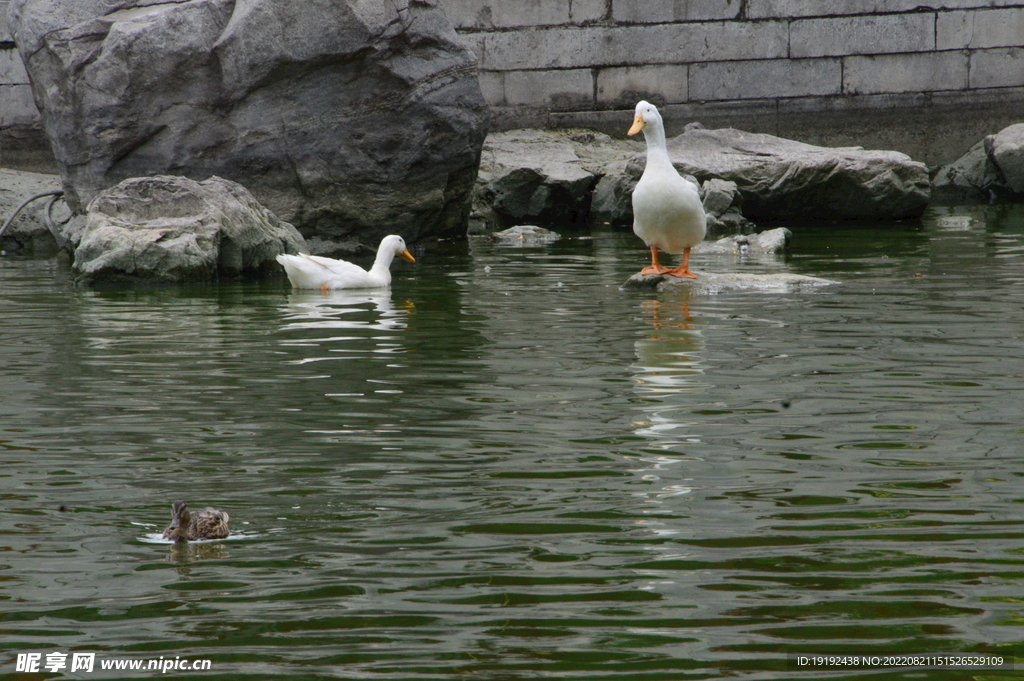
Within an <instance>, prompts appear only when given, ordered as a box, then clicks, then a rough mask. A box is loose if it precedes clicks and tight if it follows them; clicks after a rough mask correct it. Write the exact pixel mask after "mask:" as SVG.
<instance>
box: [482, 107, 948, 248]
mask: <svg viewBox="0 0 1024 681" xmlns="http://www.w3.org/2000/svg"><path fill="white" fill-rule="evenodd" d="M668 148H669V154H670V156H671V158H672V162H673V165H675V167H676V169H677V170H678V171H679V172H680V173H681V174H683V175H684V176H689V177H690V178H691V179H693V180H694V181H695V182H696V183H697V184H698V186H699V187H700V188H701V197H702V199H703V201H704V208H705V211H706V212H707V214H708V216H709V219H708V227H709V230H710V231H711V232H712V233H714V232H715V231H719V232H722V231H737V230H742V229H743V228H749V226H750V225H751V222H752V221H754V222H761V223H765V222H780V221H799V222H832V221H839V220H861V221H879V222H881V221H895V220H904V219H908V218H909V219H912V218H917V217H920V215H921V214H922V213H923V212H924V209H925V207H926V206H927V205H928V203H929V201H930V199H931V183H930V180H929V176H928V168H927V167H926V166H925V165H924V164H922V163H918V162H916V161H914V160H912V159H911V158H910V157H909V156H907V155H906V154H901V153H899V152H895V151H872V150H865V149H862V148H860V147H841V148H829V147H817V146H813V145H809V144H804V143H802V142H795V141H793V140H787V139H783V138H780V137H774V136H772V135H763V134H753V133H747V132H743V131H741V130H735V129H731V128H727V129H721V130H705V129H704V128H702V127H700V126H699V125H696V124H694V125H691V126H689V127H688V129H687V130H686V131H685V132H684V133H683V134H682V135H679V136H677V137H675V138H673V139H671V140H670V141H669V143H668ZM643 149H644V148H643V145H642V142H637V141H632V140H615V139H612V138H611V137H609V136H608V135H604V134H601V133H596V132H593V131H582V130H554V131H544V130H513V131H509V132H501V133H493V134H491V135H489V136H488V137H487V140H486V141H485V143H484V149H483V153H482V156H481V164H480V173H479V175H478V178H477V185H476V189H475V191H474V204H473V212H472V214H471V224H470V232H471V233H482V232H491V231H499V230H501V229H505V228H507V227H511V226H514V225H518V224H524V223H529V224H536V225H541V226H558V227H563V228H564V227H570V228H571V227H573V226H575V225H583V224H587V223H589V222H606V223H610V224H620V223H623V224H628V223H629V222H630V221H631V219H632V203H631V195H632V191H633V187H634V186H635V185H636V182H637V180H638V179H639V178H640V175H641V174H642V172H643V167H644V157H645V153H644V150H643Z"/></svg>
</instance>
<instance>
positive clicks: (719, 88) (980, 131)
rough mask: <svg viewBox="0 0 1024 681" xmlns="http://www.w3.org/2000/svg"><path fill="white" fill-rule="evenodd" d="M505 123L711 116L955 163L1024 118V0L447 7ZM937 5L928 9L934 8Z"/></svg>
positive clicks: (675, 0)
mask: <svg viewBox="0 0 1024 681" xmlns="http://www.w3.org/2000/svg"><path fill="white" fill-rule="evenodd" d="M440 2H441V4H442V5H443V6H444V7H445V9H446V11H447V12H448V16H449V18H450V19H451V20H452V22H453V23H454V24H455V26H456V29H457V30H458V31H459V33H460V35H461V36H462V38H463V39H464V40H465V42H466V43H467V44H468V45H469V46H470V47H471V48H472V49H473V50H474V51H475V52H476V54H477V56H478V58H479V60H480V69H481V76H480V80H481V85H482V86H483V89H484V95H485V97H486V98H487V100H488V102H489V103H490V104H491V106H492V108H493V110H494V114H495V126H496V127H497V128H513V127H522V126H527V125H532V126H562V127H564V126H577V125H578V126H585V127H595V128H598V129H602V130H605V131H606V132H615V131H619V132H621V130H622V129H623V128H625V127H628V125H629V116H628V115H623V112H624V111H625V110H631V109H632V107H633V106H634V105H635V103H636V102H637V101H638V100H639V99H648V100H650V101H652V102H654V103H656V104H658V105H659V106H660V107H661V108H662V110H663V112H664V113H665V114H666V118H667V119H668V122H669V132H670V133H671V132H674V131H679V130H680V129H681V128H682V126H683V125H685V124H686V123H688V122H690V121H693V120H699V121H700V122H702V123H704V124H705V125H706V126H708V127H721V126H725V125H734V126H736V127H741V128H744V129H747V130H751V131H757V132H770V133H774V134H781V135H784V136H788V137H794V138H796V139H804V140H806V141H811V142H824V143H833V144H860V145H865V146H885V147H889V148H897V149H901V150H903V151H907V152H908V153H912V155H914V156H915V157H917V158H919V159H920V160H925V161H928V162H945V161H948V160H952V159H953V158H955V157H956V156H958V155H959V154H960V153H961V152H962V151H965V150H966V149H967V147H969V146H970V145H971V144H973V143H974V142H975V141H977V140H978V139H980V138H981V137H983V136H984V135H986V134H989V133H993V132H996V131H998V130H999V129H1001V128H1002V127H1005V125H1008V124H1010V123H1012V122H1019V121H1021V120H1024V0H929V1H928V2H927V3H926V2H923V1H922V0H440ZM925 5H927V7H926V6H925Z"/></svg>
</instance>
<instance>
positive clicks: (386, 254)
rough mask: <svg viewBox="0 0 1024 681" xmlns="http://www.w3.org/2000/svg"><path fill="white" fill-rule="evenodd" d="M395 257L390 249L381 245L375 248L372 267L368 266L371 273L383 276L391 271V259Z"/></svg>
mask: <svg viewBox="0 0 1024 681" xmlns="http://www.w3.org/2000/svg"><path fill="white" fill-rule="evenodd" d="M394 259H395V254H394V252H393V250H392V249H390V248H384V245H383V244H381V247H380V248H379V249H378V250H377V258H376V259H375V260H374V261H373V267H371V268H370V273H371V274H376V275H378V276H384V275H386V274H388V273H389V272H390V271H391V261H392V260H394Z"/></svg>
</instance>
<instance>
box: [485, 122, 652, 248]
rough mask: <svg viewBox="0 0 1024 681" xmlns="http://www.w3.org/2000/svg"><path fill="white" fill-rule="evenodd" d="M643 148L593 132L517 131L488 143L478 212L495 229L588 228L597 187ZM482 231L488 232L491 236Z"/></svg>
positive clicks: (497, 135)
mask: <svg viewBox="0 0 1024 681" xmlns="http://www.w3.org/2000/svg"><path fill="white" fill-rule="evenodd" d="M636 151H637V147H636V146H635V145H633V144H629V143H625V142H616V141H614V140H612V139H611V138H610V137H608V136H607V135H603V134H601V133H594V132H590V131H573V130H565V131H545V130H512V131H509V132H499V133H492V134H491V135H488V137H487V141H486V142H485V144H484V148H483V155H482V157H481V160H480V175H479V178H478V186H477V192H476V203H477V205H476V206H475V208H474V210H475V212H476V214H477V215H480V216H481V219H482V220H483V221H485V222H488V223H489V224H488V227H489V230H496V229H502V228H504V227H505V226H508V225H517V224H520V223H522V222H530V223H535V224H538V225H548V226H557V227H571V226H583V225H585V224H586V223H587V221H588V219H589V217H590V211H591V202H592V200H593V196H594V194H593V190H594V186H595V185H596V184H597V183H598V181H599V180H600V178H601V177H603V176H604V175H605V174H607V173H608V172H609V171H608V166H609V165H610V164H615V163H618V164H619V165H620V166H621V167H624V166H625V161H626V160H627V159H628V158H630V157H632V156H633V155H635V154H636ZM489 230H482V231H489Z"/></svg>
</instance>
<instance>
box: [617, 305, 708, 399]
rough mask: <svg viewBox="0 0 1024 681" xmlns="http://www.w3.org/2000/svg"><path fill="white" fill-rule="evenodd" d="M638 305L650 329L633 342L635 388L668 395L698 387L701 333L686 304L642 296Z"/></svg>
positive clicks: (652, 394)
mask: <svg viewBox="0 0 1024 681" xmlns="http://www.w3.org/2000/svg"><path fill="white" fill-rule="evenodd" d="M641 307H642V309H643V311H644V314H645V316H646V317H647V319H648V321H649V322H650V324H651V327H652V332H651V333H650V335H648V336H647V337H645V338H642V339H640V340H638V341H637V342H636V357H637V361H636V363H635V364H634V365H633V367H632V369H633V378H634V381H635V382H636V390H637V392H638V393H639V394H641V395H642V396H644V397H662V398H669V397H672V396H673V395H679V394H681V393H691V392H693V391H694V390H697V389H699V388H701V387H702V386H703V384H702V383H701V382H700V380H699V377H700V376H702V375H703V374H704V369H703V368H701V353H703V351H704V336H703V334H701V332H700V329H698V328H697V326H696V325H695V324H694V323H693V318H692V317H691V316H690V310H689V306H688V304H687V303H686V302H685V301H676V302H666V301H661V300H645V301H644V302H643V303H641Z"/></svg>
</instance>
